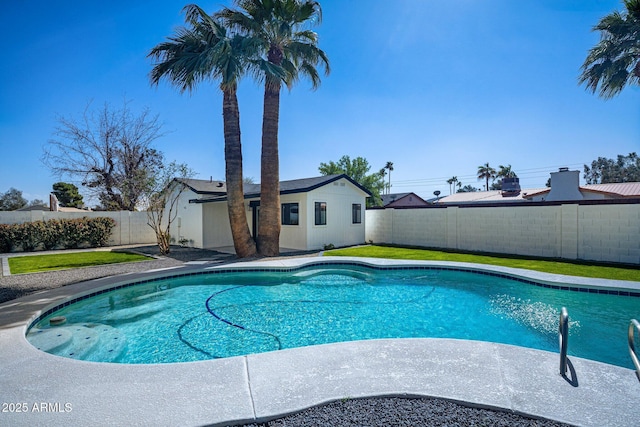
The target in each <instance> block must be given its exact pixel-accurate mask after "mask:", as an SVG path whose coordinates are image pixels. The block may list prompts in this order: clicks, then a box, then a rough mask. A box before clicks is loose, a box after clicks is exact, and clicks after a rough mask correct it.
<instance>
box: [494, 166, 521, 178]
mask: <svg viewBox="0 0 640 427" xmlns="http://www.w3.org/2000/svg"><path fill="white" fill-rule="evenodd" d="M499 168H500V170H499V171H498V173H497V174H496V176H498V177H500V178H517V177H518V175H516V173H515V172H514V171H513V169H512V168H511V165H507V166H503V165H500V166H499Z"/></svg>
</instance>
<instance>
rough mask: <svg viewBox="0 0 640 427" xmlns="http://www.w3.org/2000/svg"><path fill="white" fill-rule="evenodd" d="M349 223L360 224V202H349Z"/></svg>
mask: <svg viewBox="0 0 640 427" xmlns="http://www.w3.org/2000/svg"><path fill="white" fill-rule="evenodd" d="M351 224H362V204H361V203H352V204H351Z"/></svg>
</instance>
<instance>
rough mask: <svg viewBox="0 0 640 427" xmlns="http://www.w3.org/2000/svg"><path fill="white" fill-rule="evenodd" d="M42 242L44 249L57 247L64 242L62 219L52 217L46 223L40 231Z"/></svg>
mask: <svg viewBox="0 0 640 427" xmlns="http://www.w3.org/2000/svg"><path fill="white" fill-rule="evenodd" d="M40 233H41V234H40V243H42V248H43V249H44V250H47V251H48V250H51V249H55V248H57V247H58V246H60V243H61V242H62V221H60V220H57V219H50V220H48V221H47V222H45V223H44V226H43V227H42V229H41V231H40Z"/></svg>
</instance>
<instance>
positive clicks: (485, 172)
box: [478, 163, 496, 191]
mask: <svg viewBox="0 0 640 427" xmlns="http://www.w3.org/2000/svg"><path fill="white" fill-rule="evenodd" d="M495 177H496V170H495V169H494V168H492V167H491V166H489V163H485V164H484V165H482V166H478V180H483V179H484V180H485V181H486V187H485V188H486V191H489V179H494V178H495Z"/></svg>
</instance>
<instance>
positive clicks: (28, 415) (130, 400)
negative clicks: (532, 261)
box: [0, 258, 640, 426]
mask: <svg viewBox="0 0 640 427" xmlns="http://www.w3.org/2000/svg"><path fill="white" fill-rule="evenodd" d="M314 261H315V262H317V261H321V262H327V261H336V262H344V261H350V262H362V261H363V260H357V259H351V260H346V259H345V258H335V259H332V258H321V259H319V258H296V259H283V260H271V261H262V262H251V263H235V264H233V266H231V267H230V268H233V269H234V270H237V269H245V268H256V267H277V268H287V267H294V266H300V265H304V264H308V263H312V262H314ZM364 262H367V263H376V264H384V265H390V264H403V265H409V264H420V265H424V264H444V263H429V262H415V261H412V262H397V261H390V260H364ZM446 264H447V265H457V266H461V267H462V266H468V264H459V263H446ZM475 267H478V268H482V269H492V270H493V269H494V268H492V267H489V266H475ZM210 268H225V267H224V266H216V267H208V266H206V265H203V266H185V267H181V268H177V269H172V270H168V271H165V272H163V271H156V272H150V273H145V274H138V275H127V276H120V277H111V278H106V279H98V280H93V281H89V282H83V283H79V284H76V285H70V286H65V287H63V288H58V289H55V290H51V291H47V292H40V293H37V294H33V295H30V296H27V297H24V298H20V299H18V300H14V301H10V302H7V303H5V304H2V305H0V366H2V370H1V371H0V395H1V397H2V399H1V400H2V404H3V405H4V406H3V408H0V425H11V426H32V425H48V426H58V425H60V426H62V425H65V426H67V425H140V426H146V425H159V426H163V425H166V426H173V425H180V426H196V425H227V424H234V423H242V422H252V421H264V420H268V419H273V418H277V417H280V416H282V415H284V414H288V413H292V412H296V411H299V410H302V409H305V408H307V407H310V406H314V405H318V404H322V403H325V402H330V401H335V400H340V399H344V398H358V397H366V396H382V395H384V396H431V397H438V398H445V399H449V400H453V401H457V402H465V403H466V404H468V405H472V406H479V407H487V408H498V409H503V410H506V411H513V412H515V413H518V414H525V415H530V416H534V417H542V418H549V419H554V420H558V421H562V422H565V423H569V424H575V425H584V426H605V425H615V426H637V425H638V418H637V408H638V402H639V401H640V382H639V381H638V379H637V378H636V375H635V373H634V372H633V371H632V370H629V369H625V368H621V367H617V366H613V365H608V364H603V363H598V362H593V361H589V360H585V359H579V358H575V357H570V362H571V368H572V370H571V375H569V378H564V377H562V376H560V375H559V373H558V370H559V368H558V366H559V357H558V355H557V354H554V353H549V352H544V351H538V350H532V349H526V348H520V347H514V346H508V345H501V344H494V343H487V342H477V341H462V340H452V339H389V340H371V341H356V342H347V343H338V344H328V345H322V346H313V347H305V348H298V349H289V350H283V351H276V352H270V353H262V354H255V355H248V356H241V357H232V358H227V359H219V360H211V361H205V362H192V363H174V364H161V365H124V364H109V363H93V362H83V361H77V360H72V359H67V358H63V357H58V356H53V355H50V354H47V353H43V352H40V351H38V350H36V349H35V348H34V347H32V346H31V345H30V344H29V343H28V342H27V341H26V339H25V333H26V329H27V327H28V325H29V323H30V322H31V321H32V320H33V319H34V318H35V317H37V316H38V314H39V313H40V312H42V311H43V310H45V309H46V308H47V307H50V306H52V305H57V304H59V303H60V302H61V301H64V300H65V299H69V298H71V297H72V296H77V294H82V293H89V292H93V291H95V290H97V289H102V288H108V287H112V286H115V285H117V284H118V283H122V282H124V281H131V280H135V279H140V278H149V277H153V276H160V275H163V274H173V273H180V272H185V271H187V270H194V271H196V269H198V270H202V269H210ZM497 270H499V271H502V272H505V271H507V272H509V274H515V275H518V276H522V277H525V276H528V275H530V276H536V277H538V280H541V277H543V278H544V280H546V281H549V282H553V281H555V280H557V279H558V276H556V275H544V274H542V273H533V272H527V271H525V270H514V269H506V270H505V269H504V268H499V269H497ZM560 277H562V276H560ZM571 280H573V281H576V280H577V279H575V278H573V279H571ZM579 284H580V286H606V287H612V288H615V289H636V290H638V289H640V283H636V282H625V283H620V282H613V281H606V280H595V281H594V280H591V279H584V281H583V282H581V283H579ZM5 406H6V409H7V410H6V411H3V409H5Z"/></svg>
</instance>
